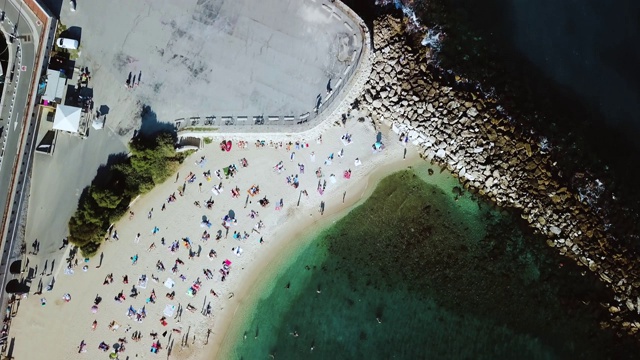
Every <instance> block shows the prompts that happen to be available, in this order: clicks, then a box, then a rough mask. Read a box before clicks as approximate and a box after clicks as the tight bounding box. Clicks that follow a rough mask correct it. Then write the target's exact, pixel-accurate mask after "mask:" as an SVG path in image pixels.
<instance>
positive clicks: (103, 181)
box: [91, 153, 128, 188]
mask: <svg viewBox="0 0 640 360" xmlns="http://www.w3.org/2000/svg"><path fill="white" fill-rule="evenodd" d="M127 158H128V156H127V154H125V153H117V154H111V155H109V157H108V158H107V162H106V163H104V164H102V165H100V167H98V170H97V171H96V176H95V177H94V178H93V181H91V185H93V186H97V187H100V188H106V187H109V186H110V184H112V182H113V177H114V176H115V175H114V174H113V170H112V169H111V167H112V166H113V165H115V164H121V163H124V162H126V161H127Z"/></svg>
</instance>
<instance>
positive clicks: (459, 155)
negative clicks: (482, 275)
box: [353, 16, 640, 338]
mask: <svg viewBox="0 0 640 360" xmlns="http://www.w3.org/2000/svg"><path fill="white" fill-rule="evenodd" d="M373 33H374V46H375V52H374V55H373V63H372V73H371V76H370V78H369V81H368V83H367V84H366V85H365V89H364V92H363V94H362V95H361V96H360V97H359V98H358V99H357V101H356V102H354V104H353V107H354V108H357V109H358V110H359V111H360V113H361V114H363V115H362V116H363V117H365V118H370V119H371V120H372V121H373V122H374V123H376V124H377V125H380V124H386V125H387V126H391V127H392V129H393V130H394V131H395V132H396V133H398V134H403V133H404V134H407V135H408V136H409V139H410V140H411V141H412V143H413V144H414V145H416V146H418V147H419V148H420V150H421V152H422V154H423V156H424V158H426V159H428V160H430V161H433V162H436V163H438V164H440V165H441V166H444V167H446V168H447V169H448V170H450V171H451V172H452V173H453V174H454V175H455V176H457V177H458V178H459V179H460V182H461V183H462V185H463V186H464V188H466V189H470V190H472V191H476V192H477V193H479V194H480V195H482V196H485V197H486V198H488V199H490V200H491V201H493V202H494V203H496V204H497V205H499V206H501V207H505V208H511V209H514V210H515V211H517V212H518V213H519V214H520V215H521V217H522V218H523V219H525V220H526V221H527V222H528V223H529V224H530V226H531V227H533V228H534V230H535V231H536V232H540V233H542V234H544V235H545V236H546V237H547V243H548V245H549V246H551V247H554V248H556V249H557V250H558V252H559V254H560V255H562V256H566V257H568V258H571V259H573V260H574V261H575V262H577V263H578V264H579V265H581V266H584V267H585V274H586V273H587V270H586V269H588V271H590V272H593V273H595V274H597V276H599V278H600V279H601V280H602V281H604V282H605V283H606V285H607V287H609V288H611V289H612V295H611V298H610V301H608V302H607V303H602V304H601V305H602V306H604V307H606V308H607V309H608V310H609V312H610V313H611V316H610V319H608V320H606V321H602V322H601V326H602V327H611V328H613V329H614V330H616V331H617V333H618V334H620V335H621V334H624V333H626V334H630V335H634V336H637V337H639V338H640V333H639V331H638V330H639V329H640V316H639V314H640V290H639V288H640V276H639V275H640V264H639V263H638V262H635V261H634V260H635V256H636V254H635V253H634V251H632V250H630V249H628V248H626V247H624V246H621V245H620V244H617V243H614V242H612V241H611V240H610V239H609V238H608V237H607V225H606V224H610V223H611V222H610V221H608V220H607V219H604V218H603V215H600V214H598V213H597V212H596V211H595V209H592V208H591V207H590V206H589V205H588V204H587V203H586V202H582V201H581V197H580V196H579V194H578V193H577V191H575V189H572V188H571V186H570V184H569V180H567V179H566V178H565V177H564V176H563V174H562V169H558V168H557V167H556V166H555V163H554V160H553V158H552V157H551V155H550V154H548V153H546V152H545V151H544V149H542V148H541V147H540V145H539V144H538V141H537V139H538V138H537V137H535V136H534V135H532V134H530V133H529V132H526V131H524V130H523V129H518V128H517V127H516V126H515V122H513V121H511V120H510V119H509V118H508V117H507V116H506V115H503V114H502V113H501V111H499V109H500V108H499V104H497V103H496V101H495V100H494V99H491V98H487V97H485V96H483V95H482V94H479V93H475V92H473V91H467V90H459V89H457V88H455V84H453V85H454V87H451V86H447V85H445V84H447V81H445V80H444V79H443V78H442V77H441V76H440V75H439V74H438V73H437V72H434V71H431V69H430V67H429V65H428V64H427V60H426V57H425V55H424V53H422V54H421V53H420V51H421V49H417V48H416V49H414V48H413V47H412V46H411V45H410V41H409V40H408V38H407V37H406V35H405V31H404V26H403V22H402V21H401V20H399V19H396V18H394V17H391V16H385V17H384V18H381V19H379V20H377V21H376V22H375V25H374V29H373ZM422 51H424V50H422Z"/></svg>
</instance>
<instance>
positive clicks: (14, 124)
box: [13, 120, 18, 130]
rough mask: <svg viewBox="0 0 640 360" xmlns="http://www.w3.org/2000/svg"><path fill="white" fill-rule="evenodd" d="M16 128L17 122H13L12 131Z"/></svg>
mask: <svg viewBox="0 0 640 360" xmlns="http://www.w3.org/2000/svg"><path fill="white" fill-rule="evenodd" d="M17 127H18V120H16V121H14V122H13V130H15V129H16V128H17Z"/></svg>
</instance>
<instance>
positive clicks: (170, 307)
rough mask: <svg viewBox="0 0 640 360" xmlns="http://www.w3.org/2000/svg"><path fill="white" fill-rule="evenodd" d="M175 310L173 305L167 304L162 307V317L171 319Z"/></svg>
mask: <svg viewBox="0 0 640 360" xmlns="http://www.w3.org/2000/svg"><path fill="white" fill-rule="evenodd" d="M175 310H176V307H175V305H171V304H168V305H167V306H165V307H164V311H163V312H162V313H163V314H164V316H166V317H171V316H173V312H174V311H175Z"/></svg>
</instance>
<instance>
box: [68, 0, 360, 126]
mask: <svg viewBox="0 0 640 360" xmlns="http://www.w3.org/2000/svg"><path fill="white" fill-rule="evenodd" d="M326 3H328V1H327V2H326ZM340 15H342V16H341V17H340V16H336V15H335V14H333V12H332V11H331V10H328V7H327V6H326V5H325V6H324V7H323V1H320V0H317V1H313V0H284V1H283V0H260V1H256V0H185V1H171V0H160V1H153V2H140V1H128V0H112V1H93V2H81V3H80V2H79V3H78V8H77V11H76V12H73V13H72V12H70V11H69V9H68V7H67V6H63V7H62V15H61V21H62V23H63V24H65V25H67V26H68V27H72V26H77V27H78V28H79V30H80V31H76V33H77V34H79V35H80V44H81V55H80V58H79V59H78V61H77V63H76V66H81V67H83V66H88V67H89V70H90V71H91V72H92V76H93V79H92V82H91V83H92V86H93V87H94V97H95V100H96V105H98V106H100V105H103V104H105V105H107V106H109V107H110V109H111V114H110V116H108V120H107V124H106V126H107V127H109V128H111V129H113V130H115V131H117V132H118V133H119V134H121V135H125V134H128V133H130V132H131V131H132V130H134V129H137V128H139V126H140V124H139V122H138V123H136V120H137V119H136V112H137V111H138V110H139V109H140V106H141V104H145V105H148V106H150V108H151V111H153V112H154V113H155V116H156V117H157V119H158V121H160V122H169V121H173V120H175V119H177V118H182V117H192V116H210V115H216V116H227V115H230V116H243V115H244V116H256V115H264V116H269V115H278V116H285V115H300V114H302V113H305V112H309V111H312V109H313V108H314V106H315V105H316V99H317V97H318V95H320V96H325V95H326V91H327V84H328V82H329V81H330V80H331V81H332V83H333V84H335V83H336V82H337V81H338V79H339V78H340V77H341V76H342V74H343V71H344V69H345V68H346V67H347V66H348V65H349V64H350V63H351V56H352V54H353V51H354V50H356V49H360V47H361V46H362V44H361V41H362V39H360V35H359V31H358V26H357V25H355V24H354V23H353V22H352V21H351V20H350V19H349V18H348V17H347V16H344V15H343V14H340ZM345 22H347V23H349V24H350V25H351V26H352V27H351V28H349V27H348V26H346V25H345ZM355 33H357V34H358V35H357V36H356V37H354V36H353V35H354V34H355ZM129 74H131V75H132V77H133V78H135V80H136V82H138V76H140V75H141V77H142V80H141V81H140V85H139V86H137V87H134V88H132V89H127V88H126V87H125V82H126V80H127V78H128V77H129Z"/></svg>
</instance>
